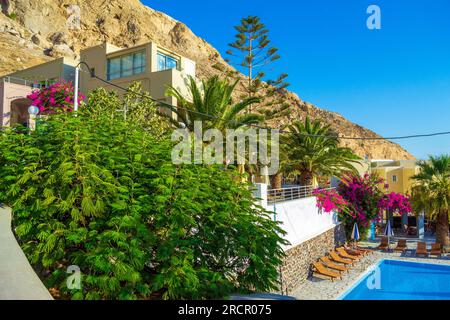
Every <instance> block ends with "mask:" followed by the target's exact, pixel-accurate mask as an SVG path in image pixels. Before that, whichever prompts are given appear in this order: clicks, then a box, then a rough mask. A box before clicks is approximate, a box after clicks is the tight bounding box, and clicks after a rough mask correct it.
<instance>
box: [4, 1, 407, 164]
mask: <svg viewBox="0 0 450 320" xmlns="http://www.w3.org/2000/svg"><path fill="white" fill-rule="evenodd" d="M0 4H1V9H2V10H1V11H2V13H0V49H1V54H0V75H4V74H7V73H10V72H13V71H15V70H20V69H23V68H26V67H30V66H33V65H35V64H38V63H42V62H44V61H48V60H51V59H53V58H55V57H59V56H63V55H64V56H68V57H72V58H76V57H77V55H78V53H79V50H80V49H82V48H85V47H89V46H92V45H96V44H98V43H100V42H103V41H108V42H110V43H113V44H115V45H117V46H120V47H130V46H134V45H136V44H140V43H145V42H147V41H149V40H152V41H155V42H157V43H159V44H160V45H162V46H164V47H167V48H169V49H171V50H173V51H176V52H179V53H180V54H182V55H184V56H186V57H188V58H190V59H192V60H194V61H196V62H197V73H198V76H199V77H200V78H202V77H207V76H210V75H213V74H216V73H217V70H216V69H214V68H213V67H212V66H213V65H214V64H216V63H221V64H226V63H225V61H224V60H223V58H222V57H221V55H220V54H219V53H218V51H217V50H216V49H214V48H213V47H212V46H211V45H210V44H208V43H207V42H206V41H205V40H203V39H201V38H199V37H197V36H196V35H195V34H194V33H193V32H192V31H191V30H190V29H189V28H188V27H187V26H186V25H184V24H183V23H181V22H179V21H176V20H174V19H173V18H171V17H169V16H167V15H166V14H164V13H161V12H158V11H155V10H153V9H151V8H149V7H147V6H144V5H143V4H142V3H141V2H140V1H138V0H126V1H121V0H78V1H75V0H0ZM73 5H78V7H79V9H80V10H79V12H80V23H79V28H77V27H76V23H77V19H73V18H74V17H75V18H76V13H77V12H78V9H77V8H76V7H74V6H73ZM68 21H71V22H72V24H69V23H68ZM74 23H75V25H74ZM74 26H75V27H74ZM286 71H287V72H289V70H286ZM289 100H290V102H291V104H292V112H291V113H290V115H289V116H288V118H286V119H283V120H282V121H281V123H286V122H289V121H291V120H293V119H302V118H304V117H305V116H307V115H308V116H310V117H312V118H315V119H320V120H322V121H324V122H326V123H329V124H331V125H332V127H333V128H334V130H336V132H338V133H339V134H340V135H344V136H351V137H361V136H369V137H379V136H378V135H377V134H376V133H374V132H372V131H370V130H368V129H365V128H363V127H361V126H359V125H356V124H354V123H352V122H350V121H348V120H347V119H345V118H344V117H342V116H341V115H339V114H337V113H334V112H329V111H326V110H324V109H320V108H318V107H316V106H314V105H312V104H310V103H307V102H305V101H302V100H301V99H300V98H299V97H298V96H297V95H296V94H294V93H290V94H289ZM278 124H279V123H278ZM342 144H343V145H345V146H348V147H350V148H352V149H353V150H354V151H355V152H356V153H358V154H359V155H360V156H365V155H368V156H369V157H370V158H377V159H414V157H413V156H412V155H411V154H409V153H408V152H407V151H406V150H404V149H403V148H402V147H401V146H399V145H398V144H395V143H392V142H390V141H386V140H370V141H362V140H343V141H342Z"/></svg>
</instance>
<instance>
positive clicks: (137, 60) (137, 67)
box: [133, 52, 145, 74]
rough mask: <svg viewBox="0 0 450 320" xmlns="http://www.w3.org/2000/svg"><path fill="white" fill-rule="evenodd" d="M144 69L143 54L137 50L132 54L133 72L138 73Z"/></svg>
mask: <svg viewBox="0 0 450 320" xmlns="http://www.w3.org/2000/svg"><path fill="white" fill-rule="evenodd" d="M144 71H145V54H144V52H138V53H135V54H134V55H133V73H134V74H139V73H143V72H144Z"/></svg>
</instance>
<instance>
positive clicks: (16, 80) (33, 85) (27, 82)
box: [1, 76, 46, 88]
mask: <svg viewBox="0 0 450 320" xmlns="http://www.w3.org/2000/svg"><path fill="white" fill-rule="evenodd" d="M1 81H3V82H7V83H14V84H20V85H23V86H27V87H30V88H41V87H45V86H46V84H42V83H36V82H35V81H30V80H26V79H22V78H16V77H10V76H6V77H3V78H2V79H1Z"/></svg>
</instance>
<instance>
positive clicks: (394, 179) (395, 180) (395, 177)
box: [392, 174, 397, 182]
mask: <svg viewBox="0 0 450 320" xmlns="http://www.w3.org/2000/svg"><path fill="white" fill-rule="evenodd" d="M392 182H397V176H396V175H395V174H394V175H393V176H392Z"/></svg>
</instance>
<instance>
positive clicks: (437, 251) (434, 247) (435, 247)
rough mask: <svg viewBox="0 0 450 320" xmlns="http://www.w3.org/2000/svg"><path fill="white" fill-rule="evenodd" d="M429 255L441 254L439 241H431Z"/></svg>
mask: <svg viewBox="0 0 450 320" xmlns="http://www.w3.org/2000/svg"><path fill="white" fill-rule="evenodd" d="M430 256H437V257H441V256H442V249H441V244H440V243H433V244H432V245H431V251H430Z"/></svg>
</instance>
